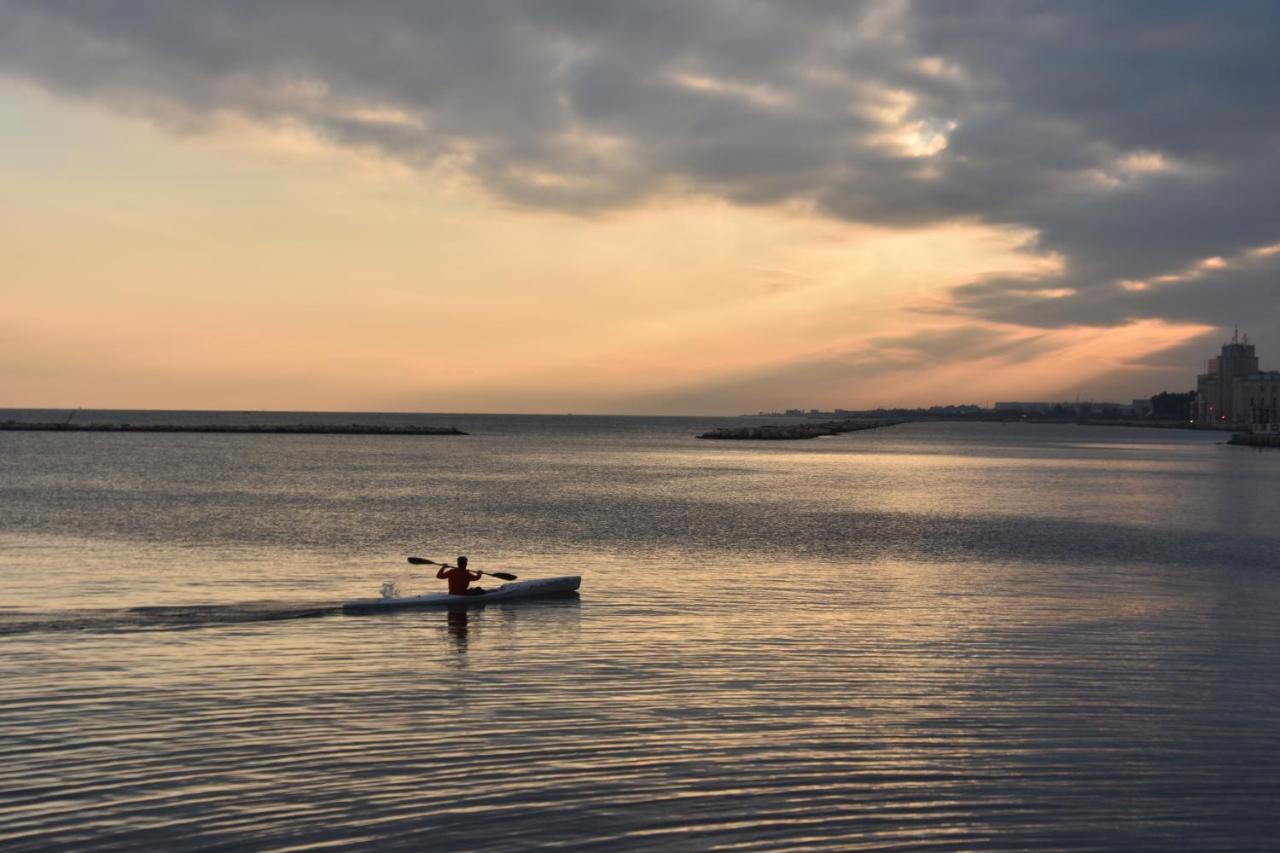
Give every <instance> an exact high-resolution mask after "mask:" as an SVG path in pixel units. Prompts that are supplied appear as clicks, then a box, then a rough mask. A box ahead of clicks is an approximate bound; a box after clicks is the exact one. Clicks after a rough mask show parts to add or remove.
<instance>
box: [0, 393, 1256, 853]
mask: <svg viewBox="0 0 1280 853" xmlns="http://www.w3.org/2000/svg"><path fill="white" fill-rule="evenodd" d="M29 414H30V413H27V415H29ZM63 416H65V413H63ZM79 416H80V417H86V416H85V415H84V414H81V415H79ZM94 417H98V418H107V417H115V418H116V419H117V420H131V421H132V422H134V423H138V422H140V419H144V418H148V417H150V418H161V419H163V418H169V419H171V420H174V419H176V420H179V421H183V422H187V423H210V422H212V420H211V419H212V418H215V417H216V418H219V419H222V420H221V421H220V422H270V421H271V418H273V417H274V418H277V422H290V423H293V422H300V421H302V420H303V419H305V418H311V419H312V421H311V422H317V423H319V422H337V423H345V422H347V420H346V419H351V420H353V421H356V422H361V423H380V422H393V423H401V422H412V423H430V424H439V425H456V426H458V427H460V428H461V429H463V430H466V431H467V432H469V433H471V434H470V435H468V436H457V437H445V436H358V435H236V434H186V433H182V434H162V433H88V432H65V433H47V432H0V733H2V735H3V737H2V738H0V847H3V848H6V849H18V850H22V849H32V850H34V849H45V848H49V847H87V848H94V849H104V848H113V847H115V848H124V847H129V848H138V847H163V848H166V849H196V848H201V849H205V848H229V849H236V848H245V849H255V850H267V849H289V848H296V847H307V846H315V845H321V844H338V845H359V846H369V847H378V848H391V847H412V848H419V849H421V848H424V847H430V848H432V849H495V850H501V849H528V848H530V847H538V846H569V847H573V848H591V847H597V848H602V849H618V848H625V849H654V850H657V849H689V850H700V849H707V848H711V847H717V846H722V847H733V848H740V849H776V848H813V849H839V850H850V849H860V848H886V847H888V848H910V849H925V848H935V849H954V848H986V849H991V848H1006V849H1027V848H1042V849H1117V850H1118V849H1160V848H1170V847H1178V848H1183V849H1215V848H1217V849H1261V848H1265V847H1271V846H1273V845H1274V844H1275V838H1276V836H1277V834H1278V833H1280V816H1277V809H1276V808H1275V804H1276V802H1277V801H1280V781H1277V780H1280V524H1277V520H1278V518H1280V513H1278V512H1277V510H1280V453H1277V452H1259V451H1255V450H1249V449H1244V448H1237V447H1229V446H1226V445H1224V444H1222V440H1223V436H1221V435H1219V434H1214V433H1198V432H1184V431H1174V430H1155V429H1124V428H1101V427H1079V426H1070V425H1058V426H1052V425H1026V424H1016V423H1015V424H993V423H976V424H960V423H950V424H949V423H936V424H903V425H900V426H896V427H891V428H886V429H879V430H874V431H867V432H857V433H851V434H846V435H843V436H840V437H836V438H830V439H817V440H812V441H805V442H776V443H765V442H710V441H698V440H696V439H695V438H694V435H695V434H696V433H698V432H700V431H702V430H704V429H707V428H710V427H714V426H723V425H726V424H731V423H732V422H733V421H732V419H714V420H706V419H702V420H699V419H677V418H582V417H503V416H445V415H439V416H429V417H417V418H414V417H412V416H349V415H327V416H324V415H312V416H302V415H292V414H291V415H277V416H271V415H263V414H254V413H239V414H225V413H223V414H217V415H211V414H208V413H205V414H199V413H189V414H182V413H167V414H163V415H144V414H139V413H115V414H114V415H111V414H109V413H97V415H94ZM5 419H7V417H6V418H5ZM280 419H283V420H280ZM458 554H467V555H469V556H470V558H471V560H472V566H473V567H475V568H481V569H486V568H487V569H490V570H500V571H510V572H514V573H516V574H518V575H519V576H520V577H521V578H537V577H548V576H554V575H565V574H577V575H581V576H582V578H583V581H582V589H581V593H580V595H579V596H578V597H570V598H565V599H556V600H548V601H545V602H537V601H530V602H520V603H508V604H493V605H488V606H484V607H482V608H475V609H471V610H467V611H453V612H450V611H447V610H418V611H405V612H398V613H394V614H385V615H376V616H344V615H342V614H341V612H340V610H339V606H340V604H341V603H342V602H343V601H345V600H348V599H353V598H368V597H376V596H377V595H378V591H379V589H380V588H381V586H382V584H383V583H384V582H386V581H388V580H394V581H395V582H396V583H397V585H398V586H399V588H400V589H401V591H402V594H412V593H414V592H425V591H437V590H438V589H439V588H440V587H441V586H442V583H441V582H440V581H437V580H435V579H434V576H433V573H430V572H428V571H424V570H422V569H420V568H418V567H412V566H409V565H408V564H407V563H406V562H405V557H406V556H408V555H418V556H423V557H427V558H430V559H435V560H442V561H443V560H446V559H448V560H451V559H452V558H454V557H456V556H457V555H458ZM493 582H494V581H492V580H491V579H488V578H486V579H485V580H484V581H483V582H482V583H484V584H486V585H487V584H490V583H493Z"/></svg>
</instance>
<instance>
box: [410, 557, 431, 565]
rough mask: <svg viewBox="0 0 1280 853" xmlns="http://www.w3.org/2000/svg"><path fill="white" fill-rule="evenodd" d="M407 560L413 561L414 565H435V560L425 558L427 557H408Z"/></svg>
mask: <svg viewBox="0 0 1280 853" xmlns="http://www.w3.org/2000/svg"><path fill="white" fill-rule="evenodd" d="M409 562H410V563H413V564H414V565H415V566H434V565H436V562H435V560H427V559H424V558H422V557H410V558H409Z"/></svg>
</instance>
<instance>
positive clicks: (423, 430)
mask: <svg viewBox="0 0 1280 853" xmlns="http://www.w3.org/2000/svg"><path fill="white" fill-rule="evenodd" d="M0 430H35V431H39V432H229V433H253V434H261V433H275V434H286V435H467V433H465V432H463V431H462V430H460V429H458V428H457V427H439V426H414V425H403V424H377V425H370V424H126V423H101V424H95V423H88V424H72V423H38V422H37V423H33V422H28V421H0Z"/></svg>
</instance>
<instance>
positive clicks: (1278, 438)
mask: <svg viewBox="0 0 1280 853" xmlns="http://www.w3.org/2000/svg"><path fill="white" fill-rule="evenodd" d="M1227 444H1238V445H1241V446H1243V447H1280V435H1276V434H1274V433H1271V434H1258V433H1252V432H1238V433H1236V434H1235V435H1233V436H1231V440H1230V441H1228V442H1227Z"/></svg>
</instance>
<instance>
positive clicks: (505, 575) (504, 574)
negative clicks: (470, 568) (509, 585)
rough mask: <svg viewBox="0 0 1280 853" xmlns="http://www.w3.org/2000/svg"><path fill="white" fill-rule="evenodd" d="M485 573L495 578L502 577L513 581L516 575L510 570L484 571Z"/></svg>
mask: <svg viewBox="0 0 1280 853" xmlns="http://www.w3.org/2000/svg"><path fill="white" fill-rule="evenodd" d="M485 574H489V575H493V576H494V577H495V578H502V579H503V580H504V581H513V580H515V579H516V576H515V575H513V574H511V573H510V572H486V573H485Z"/></svg>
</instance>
